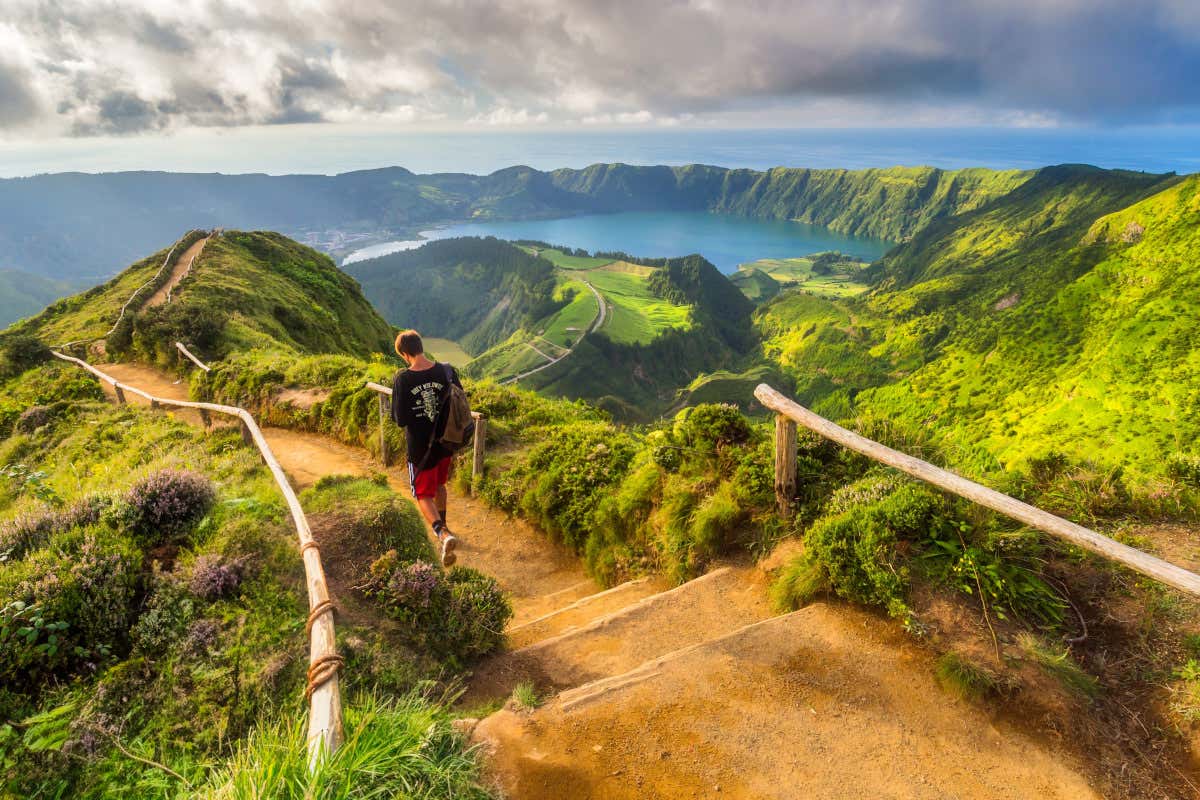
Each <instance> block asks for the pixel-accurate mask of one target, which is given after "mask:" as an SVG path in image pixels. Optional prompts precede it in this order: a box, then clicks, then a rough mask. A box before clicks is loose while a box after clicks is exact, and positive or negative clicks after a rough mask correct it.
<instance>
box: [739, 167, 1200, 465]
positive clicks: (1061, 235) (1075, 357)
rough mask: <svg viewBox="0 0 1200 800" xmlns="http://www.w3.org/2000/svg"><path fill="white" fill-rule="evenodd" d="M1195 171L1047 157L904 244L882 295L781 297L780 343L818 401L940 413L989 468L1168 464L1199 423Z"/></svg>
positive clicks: (904, 418)
mask: <svg viewBox="0 0 1200 800" xmlns="http://www.w3.org/2000/svg"><path fill="white" fill-rule="evenodd" d="M1195 185H1196V178H1189V179H1187V180H1183V181H1180V180H1178V179H1175V178H1173V177H1169V176H1168V177H1163V176H1153V175H1144V174H1136V173H1119V172H1106V171H1101V170H1096V169H1093V168H1089V167H1056V168H1048V169H1045V170H1041V171H1040V172H1039V173H1038V175H1037V176H1036V177H1035V178H1033V179H1032V180H1030V181H1029V182H1027V183H1026V184H1024V185H1023V186H1021V187H1019V188H1018V189H1017V190H1015V191H1014V192H1012V193H1011V194H1010V195H1008V196H1007V197H1005V198H1002V199H1000V200H997V201H995V202H993V203H991V204H989V205H987V206H985V207H983V208H981V209H979V210H977V211H975V212H972V213H969V214H965V215H963V216H961V217H959V218H957V219H954V220H945V221H941V222H938V223H935V224H933V225H931V226H930V227H928V228H927V229H925V230H924V231H923V232H921V233H920V234H918V235H917V236H916V237H914V239H913V240H912V241H911V242H909V243H907V244H905V245H902V246H900V247H898V248H896V250H894V251H893V252H891V253H889V254H888V255H887V256H886V257H885V258H884V259H882V260H881V261H880V262H878V263H877V264H875V265H874V266H873V267H872V270H871V273H872V274H873V275H874V277H875V279H876V281H877V282H876V286H875V288H874V289H873V290H872V292H871V293H870V295H869V296H867V297H864V298H861V299H858V300H827V299H822V298H817V297H811V296H806V295H801V294H798V293H795V292H789V293H785V294H783V295H781V296H780V297H778V298H776V299H775V300H774V301H773V302H771V303H769V304H768V305H766V306H765V307H763V308H762V309H761V311H760V312H759V314H758V316H757V319H756V321H757V324H758V326H759V330H760V332H761V333H762V334H763V336H764V337H765V339H766V344H765V348H766V350H767V352H768V353H769V354H770V355H772V356H773V357H775V358H777V359H778V360H779V361H780V363H781V364H783V365H784V367H785V368H786V369H788V371H789V372H790V373H791V374H792V375H793V376H794V377H795V379H796V381H797V384H798V388H797V390H798V392H799V393H800V395H801V398H802V400H803V401H804V402H807V403H809V404H812V405H814V406H815V407H816V408H817V409H818V410H821V411H824V412H825V413H828V414H833V415H835V416H842V415H848V414H851V413H854V412H869V413H875V414H879V415H883V416H886V417H888V418H890V419H892V420H894V421H896V422H900V423H906V424H911V425H917V426H926V427H928V428H930V429H931V430H933V431H935V432H936V433H937V434H938V435H939V436H941V437H944V439H945V441H946V442H947V443H948V444H952V445H953V447H952V448H949V449H950V450H952V451H953V452H956V453H957V454H958V457H959V458H960V459H961V460H962V462H963V463H964V464H967V463H971V462H974V466H976V467H977V468H980V469H989V468H992V467H994V466H995V464H996V463H997V462H996V459H998V460H999V463H1002V464H1005V465H1012V464H1017V463H1020V462H1023V461H1027V460H1029V459H1030V458H1033V457H1039V456H1045V455H1046V454H1047V453H1048V452H1050V451H1060V452H1063V453H1065V454H1067V455H1068V456H1070V457H1071V458H1073V459H1078V460H1089V461H1093V462H1096V463H1100V464H1106V465H1110V466H1111V465H1117V464H1127V465H1137V466H1139V467H1140V468H1142V469H1144V470H1149V471H1161V467H1162V464H1161V454H1162V453H1164V452H1167V453H1170V452H1176V451H1179V450H1182V449H1187V448H1190V447H1191V445H1190V444H1188V442H1189V441H1190V439H1191V438H1192V437H1193V436H1194V434H1195V433H1196V432H1197V431H1196V430H1195V429H1194V427H1193V426H1194V425H1195V422H1194V420H1195V417H1194V416H1189V414H1188V413H1187V411H1186V409H1187V408H1188V405H1187V404H1188V403H1189V402H1191V403H1194V402H1195V397H1196V392H1197V391H1198V389H1197V386H1198V383H1197V380H1198V379H1200V374H1198V373H1197V372H1196V371H1195V361H1194V356H1193V355H1192V354H1191V350H1190V349H1189V347H1188V343H1189V342H1194V341H1195V338H1194V337H1195V336H1196V335H1197V323H1196V320H1197V319H1200V316H1197V313H1196V311H1197V309H1196V308H1195V303H1194V301H1193V298H1195V297H1197V296H1200V295H1198V293H1197V281H1198V280H1200V276H1198V275H1197V273H1196V270H1195V269H1194V265H1193V263H1192V262H1190V261H1189V256H1188V251H1189V248H1191V247H1194V246H1196V245H1197V240H1196V238H1195V237H1196V226H1195V222H1196V212H1195V205H1194V201H1193V200H1192V198H1193V197H1194V193H1195ZM1147 196H1149V198H1148V199H1145V200H1143V198H1147ZM1121 209H1124V210H1123V211H1122V210H1121ZM1114 212H1120V213H1115V214H1114ZM1106 215H1113V216H1106ZM1098 219H1100V221H1099V222H1097V220H1098ZM1142 220H1145V222H1143V221H1142ZM1139 226H1141V227H1142V228H1145V230H1144V231H1139V230H1138V228H1139ZM1123 238H1125V239H1129V240H1130V241H1128V242H1127V241H1123V240H1122V239H1123ZM1135 240H1136V241H1135ZM1189 398H1190V400H1189ZM1156 462H1158V463H1156Z"/></svg>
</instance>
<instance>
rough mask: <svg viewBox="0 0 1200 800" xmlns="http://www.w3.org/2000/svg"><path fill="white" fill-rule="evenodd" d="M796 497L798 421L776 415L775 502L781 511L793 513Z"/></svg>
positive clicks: (789, 514) (788, 514)
mask: <svg viewBox="0 0 1200 800" xmlns="http://www.w3.org/2000/svg"><path fill="white" fill-rule="evenodd" d="M795 497H796V423H795V422H793V421H792V420H790V419H788V418H787V417H785V416H784V415H783V414H776V415H775V503H776V504H777V505H778V506H779V513H780V514H782V515H783V516H785V517H790V516H791V515H792V501H793V500H794V499H795Z"/></svg>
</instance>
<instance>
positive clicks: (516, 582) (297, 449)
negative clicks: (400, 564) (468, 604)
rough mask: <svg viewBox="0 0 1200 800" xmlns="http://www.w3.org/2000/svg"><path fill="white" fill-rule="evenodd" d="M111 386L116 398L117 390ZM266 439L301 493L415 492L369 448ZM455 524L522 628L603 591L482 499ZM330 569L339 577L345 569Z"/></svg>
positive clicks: (155, 379)
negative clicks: (338, 488)
mask: <svg viewBox="0 0 1200 800" xmlns="http://www.w3.org/2000/svg"><path fill="white" fill-rule="evenodd" d="M103 371H105V372H107V373H108V374H110V375H112V376H113V377H114V378H116V379H117V380H119V381H121V382H122V383H128V384H129V385H131V386H136V387H138V388H139V389H142V390H143V391H146V392H149V393H150V394H153V395H156V396H158V397H163V398H168V399H177V400H186V399H188V384H187V381H177V380H176V379H175V378H172V377H170V376H168V375H166V374H165V373H163V372H161V371H159V370H157V369H154V368H152V367H146V366H143V365H140V364H106V365H103ZM103 385H104V386H105V390H106V391H107V392H109V394H110V396H111V393H112V392H111V388H109V387H108V384H103ZM127 397H128V400H129V401H130V402H131V403H135V404H139V405H146V401H145V400H143V399H142V398H140V397H138V396H136V395H134V394H132V393H129V394H128V395H127ZM170 413H172V414H175V415H177V416H178V417H179V418H180V419H183V420H185V421H187V422H189V423H191V424H193V425H200V424H201V421H200V415H199V414H198V413H196V412H194V411H191V410H187V409H176V410H172V411H170ZM214 422H217V423H219V422H220V420H219V418H214ZM263 435H264V436H265V437H266V439H267V444H269V445H270V446H271V450H272V451H273V452H274V453H275V457H276V459H278V461H279V464H280V466H282V467H283V470H284V472H286V473H287V475H288V478H289V479H290V480H291V482H292V485H293V487H295V488H296V489H304V488H307V487H309V486H311V485H313V484H314V483H316V482H317V480H319V479H320V478H321V477H323V476H325V475H372V474H377V473H379V472H385V473H386V474H387V478H388V485H389V486H391V487H392V489H393V490H395V491H397V492H400V493H403V494H407V493H408V492H409V491H410V487H409V485H408V474H407V470H406V468H405V467H404V466H395V467H392V468H390V469H387V470H384V469H383V466H382V465H381V464H379V463H378V462H377V461H375V460H374V459H373V458H372V457H371V456H370V455H369V454H368V453H367V452H366V451H365V450H362V449H361V448H357V447H350V446H347V445H344V444H342V443H340V442H336V441H334V440H332V439H330V438H328V437H325V436H320V435H317V434H312V433H302V432H299V431H292V430H287V429H284V428H264V429H263ZM447 517H448V522H449V524H450V528H451V529H452V530H453V531H454V533H455V535H456V536H457V537H458V538H459V542H460V543H459V549H458V563H459V564H463V565H465V566H470V567H475V568H476V569H480V570H483V571H484V572H486V573H488V574H490V575H492V576H493V577H495V578H496V580H497V581H499V582H500V585H501V586H502V587H503V588H504V590H505V591H507V592H508V593H509V595H510V596H511V598H512V601H513V610H514V614H515V616H514V621H513V624H514V625H519V624H522V623H524V622H527V621H529V620H532V619H535V618H537V617H540V616H542V615H544V614H546V613H548V612H549V611H552V610H554V609H555V608H558V607H560V606H564V605H567V604H569V603H571V602H574V601H575V600H578V599H580V598H581V597H584V596H586V595H590V594H592V593H594V592H597V591H599V590H600V587H599V586H598V585H597V584H596V583H595V582H594V581H592V580H591V579H589V578H588V576H587V574H586V573H585V572H584V571H583V568H582V567H581V566H580V565H579V562H578V560H577V559H575V558H574V557H573V556H572V555H571V554H570V552H568V551H567V550H566V549H565V548H562V547H559V546H557V545H556V544H555V543H553V542H551V541H549V540H548V539H547V538H546V537H545V536H543V535H541V534H539V533H538V532H537V531H535V530H533V529H532V528H531V527H530V526H529V525H528V524H526V523H525V522H524V521H522V520H518V519H512V518H510V517H508V516H507V515H505V514H503V513H501V512H498V511H496V510H495V509H492V508H490V507H488V506H487V505H486V504H484V503H483V502H482V501H480V500H478V499H476V498H473V497H471V496H469V495H462V494H460V493H458V492H456V491H454V489H453V487H451V494H450V502H449V508H448V513H447ZM431 535H432V534H431ZM327 568H328V569H330V570H331V571H333V570H334V569H336V568H337V565H327Z"/></svg>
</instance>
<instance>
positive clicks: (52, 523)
mask: <svg viewBox="0 0 1200 800" xmlns="http://www.w3.org/2000/svg"><path fill="white" fill-rule="evenodd" d="M111 503H112V501H111V500H109V499H108V498H107V497H103V496H101V495H92V496H90V497H84V498H82V499H80V500H76V501H75V502H74V503H72V504H71V505H69V506H67V507H66V508H63V509H55V508H43V509H41V510H38V511H33V512H27V513H24V514H18V515H17V516H16V517H14V518H12V519H10V520H6V521H4V522H2V523H0V562H3V561H4V560H6V559H17V558H21V557H22V556H23V555H25V553H27V552H29V551H30V550H34V549H36V548H38V547H41V546H42V545H43V544H45V543H46V541H47V540H49V539H50V537H51V536H53V535H54V534H56V533H61V532H63V531H67V530H70V529H71V528H75V527H79V526H83V525H92V524H95V523H96V522H99V521H100V517H101V516H102V515H103V513H104V511H105V509H107V508H108V507H109V505H110V504H111Z"/></svg>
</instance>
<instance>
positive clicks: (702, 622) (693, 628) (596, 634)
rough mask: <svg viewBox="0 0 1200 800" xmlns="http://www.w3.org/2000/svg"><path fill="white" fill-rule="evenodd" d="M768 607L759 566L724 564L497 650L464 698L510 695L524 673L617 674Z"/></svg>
mask: <svg viewBox="0 0 1200 800" xmlns="http://www.w3.org/2000/svg"><path fill="white" fill-rule="evenodd" d="M770 615H771V611H770V607H769V604H768V602H767V599H766V592H765V590H764V587H763V585H762V583H761V579H760V578H759V574H758V573H757V572H756V571H754V570H746V569H735V568H732V567H723V568H721V569H717V570H714V571H712V572H710V573H708V574H707V575H704V576H702V577H700V578H697V579H696V580H693V581H689V582H688V583H685V584H683V585H682V586H679V587H676V588H674V589H671V590H670V591H667V592H661V593H659V594H655V595H651V596H649V597H645V598H643V599H641V600H638V601H636V602H634V603H633V604H631V605H628V606H626V607H624V608H621V609H619V610H617V611H614V612H612V613H610V614H607V615H605V616H601V617H599V618H596V619H593V620H592V621H591V622H589V623H587V624H586V625H583V626H582V627H579V628H574V629H572V630H569V631H567V632H565V633H562V634H559V635H557V636H553V637H551V638H549V639H543V640H541V641H539V642H537V643H536V644H532V645H530V646H528V647H523V648H520V649H518V650H512V651H509V652H506V653H501V654H499V655H497V656H494V657H493V658H491V659H489V660H488V661H486V662H484V663H483V664H482V665H480V667H479V669H478V670H476V672H475V675H474V677H473V678H472V681H471V688H470V690H469V691H468V692H467V695H466V696H465V697H464V698H463V703H464V705H466V706H472V705H481V704H483V703H486V702H489V701H492V700H496V699H498V698H502V697H506V696H507V695H508V694H509V693H511V692H512V689H513V687H515V686H516V685H517V684H518V683H520V682H522V681H530V682H532V683H533V684H534V686H535V687H537V689H538V690H539V691H542V692H551V691H553V692H557V691H562V690H563V689H569V688H572V687H575V686H580V685H582V684H585V683H589V682H591V681H594V680H598V679H600V678H606V677H609V676H612V675H619V674H621V673H622V672H625V671H627V670H630V669H632V668H634V667H636V666H637V665H639V664H641V663H643V662H645V661H648V660H649V659H652V658H655V657H658V656H661V655H664V654H666V653H669V652H671V651H673V650H678V649H679V648H682V647H686V646H688V645H691V644H695V643H697V642H702V641H705V640H707V639H711V638H713V637H714V636H720V635H722V634H725V633H728V632H730V631H733V630H736V629H738V628H740V627H742V626H743V625H747V624H749V623H751V622H755V621H757V620H760V619H764V618H766V617H768V616H770Z"/></svg>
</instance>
